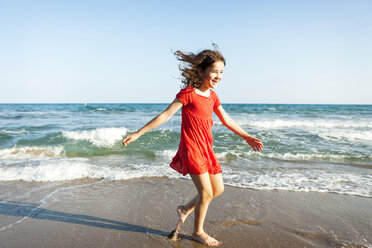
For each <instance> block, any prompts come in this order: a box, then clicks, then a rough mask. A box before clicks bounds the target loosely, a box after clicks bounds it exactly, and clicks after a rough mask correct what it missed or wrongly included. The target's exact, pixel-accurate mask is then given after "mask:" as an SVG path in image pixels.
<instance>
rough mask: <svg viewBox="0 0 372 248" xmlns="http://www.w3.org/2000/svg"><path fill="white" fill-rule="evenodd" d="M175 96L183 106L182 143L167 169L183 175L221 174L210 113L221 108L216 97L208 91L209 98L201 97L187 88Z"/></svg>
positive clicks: (192, 89) (190, 87) (189, 87)
mask: <svg viewBox="0 0 372 248" xmlns="http://www.w3.org/2000/svg"><path fill="white" fill-rule="evenodd" d="M176 97H177V98H178V99H179V100H180V101H181V102H182V104H183V107H182V124H181V141H180V145H179V148H178V151H177V153H176V155H175V157H174V158H173V159H172V162H171V164H170V166H171V167H172V168H173V169H175V170H176V171H178V172H179V173H182V174H183V175H184V176H185V175H186V174H187V173H190V174H197V175H201V174H204V173H206V172H209V173H210V174H219V173H222V171H221V165H220V163H219V161H218V159H217V157H216V155H215V154H214V151H213V136H212V126H213V119H212V114H213V111H214V110H215V109H217V108H218V107H219V106H220V105H221V102H220V100H219V99H218V96H217V94H216V93H215V92H214V91H213V90H211V91H210V96H209V97H206V96H201V95H199V94H197V93H196V92H195V89H194V88H193V87H192V86H188V87H186V88H184V89H182V90H181V91H180V92H179V93H178V94H177V96H176Z"/></svg>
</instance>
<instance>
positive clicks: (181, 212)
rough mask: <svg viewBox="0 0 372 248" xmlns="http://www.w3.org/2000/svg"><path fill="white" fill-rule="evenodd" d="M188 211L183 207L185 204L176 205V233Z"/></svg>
mask: <svg viewBox="0 0 372 248" xmlns="http://www.w3.org/2000/svg"><path fill="white" fill-rule="evenodd" d="M189 214H190V212H188V211H187V209H185V206H178V207H177V215H178V220H177V224H176V229H175V231H176V233H179V232H180V230H181V226H182V224H183V223H184V222H185V220H186V218H187V216H189Z"/></svg>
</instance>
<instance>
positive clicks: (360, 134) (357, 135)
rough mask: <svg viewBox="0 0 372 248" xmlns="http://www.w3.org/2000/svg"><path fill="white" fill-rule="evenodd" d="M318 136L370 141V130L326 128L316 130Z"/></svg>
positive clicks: (371, 135)
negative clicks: (324, 129)
mask: <svg viewBox="0 0 372 248" xmlns="http://www.w3.org/2000/svg"><path fill="white" fill-rule="evenodd" d="M317 134H318V135H319V136H320V137H322V138H323V139H325V140H331V141H333V140H335V139H344V140H350V141H372V131H359V130H335V129H333V130H327V132H324V131H323V132H322V131H320V132H318V133H317Z"/></svg>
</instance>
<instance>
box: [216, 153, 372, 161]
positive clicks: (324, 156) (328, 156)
mask: <svg viewBox="0 0 372 248" xmlns="http://www.w3.org/2000/svg"><path fill="white" fill-rule="evenodd" d="M216 156H217V158H218V159H221V160H230V159H236V158H243V159H244V158H248V159H251V158H269V159H277V160H285V161H328V162H353V161H371V160H372V155H357V154H333V153H290V152H286V153H277V152H254V151H248V152H244V151H234V150H230V151H223V152H217V153H216Z"/></svg>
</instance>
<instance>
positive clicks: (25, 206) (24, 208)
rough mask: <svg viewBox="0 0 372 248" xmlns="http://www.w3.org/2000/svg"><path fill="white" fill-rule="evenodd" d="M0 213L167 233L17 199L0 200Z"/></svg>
mask: <svg viewBox="0 0 372 248" xmlns="http://www.w3.org/2000/svg"><path fill="white" fill-rule="evenodd" d="M0 215H7V216H18V217H28V218H33V219H40V220H51V221H59V222H67V223H72V224H79V225H85V226H94V227H99V228H105V229H114V230H120V231H129V232H140V233H146V234H154V235H159V236H166V235H168V234H169V233H167V232H163V231H160V230H156V229H152V228H148V227H144V226H139V225H134V224H129V223H125V222H120V221H115V220H110V219H104V218H99V217H94V216H89V215H83V214H71V213H65V212H60V211H53V210H48V209H45V208H40V207H39V206H38V205H36V204H32V203H27V202H17V201H1V200H0Z"/></svg>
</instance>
